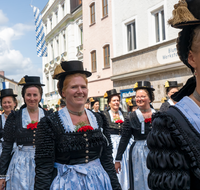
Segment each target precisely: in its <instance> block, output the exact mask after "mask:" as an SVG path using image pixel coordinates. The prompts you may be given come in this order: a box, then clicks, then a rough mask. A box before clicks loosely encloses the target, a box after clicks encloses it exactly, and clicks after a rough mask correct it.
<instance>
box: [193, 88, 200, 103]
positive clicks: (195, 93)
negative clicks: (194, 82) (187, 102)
mask: <svg viewBox="0 0 200 190" xmlns="http://www.w3.org/2000/svg"><path fill="white" fill-rule="evenodd" d="M193 96H194V98H195V99H196V100H197V101H198V102H200V94H199V93H198V92H197V91H196V88H195V90H194V92H193Z"/></svg>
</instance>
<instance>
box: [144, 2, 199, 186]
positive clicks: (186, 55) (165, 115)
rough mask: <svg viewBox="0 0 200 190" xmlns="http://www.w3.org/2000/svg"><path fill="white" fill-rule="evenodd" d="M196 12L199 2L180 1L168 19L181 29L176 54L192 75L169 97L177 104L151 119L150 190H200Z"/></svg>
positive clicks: (197, 12)
mask: <svg viewBox="0 0 200 190" xmlns="http://www.w3.org/2000/svg"><path fill="white" fill-rule="evenodd" d="M199 10H200V1H199V0H187V1H185V0H181V1H179V2H178V4H176V5H175V6H174V10H173V15H174V17H173V18H172V19H170V20H169V23H170V24H171V25H172V27H175V28H181V31H180V32H179V36H178V38H177V52H178V55H179V58H180V60H181V61H182V62H183V63H184V64H185V65H186V66H187V67H189V68H190V69H191V71H192V73H194V76H193V77H191V78H190V79H188V81H187V82H186V84H185V85H184V86H183V87H182V88H181V89H180V90H179V91H178V92H177V93H175V94H174V95H172V99H173V100H174V101H176V102H178V103H177V104H175V105H174V106H171V107H170V108H169V109H168V111H167V112H160V113H156V114H155V115H154V116H153V123H152V131H151V132H150V133H149V135H148V139H147V144H148V147H149V149H150V152H149V154H148V157H147V166H148V168H149V169H150V173H149V176H148V184H149V188H150V189H152V190H157V189H159V190H166V189H170V190H189V189H191V190H199V188H200V159H199V155H200V143H199V142H200V127H199V126H200V116H199V106H200V46H199V44H200V12H199ZM180 14H181V15H180ZM182 14H184V16H183V15H182ZM182 19H187V20H182Z"/></svg>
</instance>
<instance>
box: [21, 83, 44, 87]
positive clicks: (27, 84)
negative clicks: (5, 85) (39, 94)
mask: <svg viewBox="0 0 200 190" xmlns="http://www.w3.org/2000/svg"><path fill="white" fill-rule="evenodd" d="M19 85H21V86H30V85H38V86H45V84H41V83H35V82H29V83H26V84H19Z"/></svg>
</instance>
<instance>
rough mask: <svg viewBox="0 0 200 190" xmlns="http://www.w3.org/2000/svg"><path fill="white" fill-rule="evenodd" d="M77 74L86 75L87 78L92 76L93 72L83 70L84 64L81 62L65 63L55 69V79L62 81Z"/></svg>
mask: <svg viewBox="0 0 200 190" xmlns="http://www.w3.org/2000/svg"><path fill="white" fill-rule="evenodd" d="M75 73H82V74H85V75H86V77H89V76H91V75H92V73H91V72H89V71H85V70H84V69H83V63H82V62H81V61H77V60H74V61H63V62H61V63H60V65H58V66H57V67H56V68H55V71H54V76H53V79H60V78H61V77H64V76H67V75H70V74H75Z"/></svg>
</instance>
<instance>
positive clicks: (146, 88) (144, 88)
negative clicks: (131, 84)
mask: <svg viewBox="0 0 200 190" xmlns="http://www.w3.org/2000/svg"><path fill="white" fill-rule="evenodd" d="M139 89H147V90H152V91H154V90H155V89H154V88H148V87H137V88H133V90H135V91H136V90H139Z"/></svg>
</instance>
